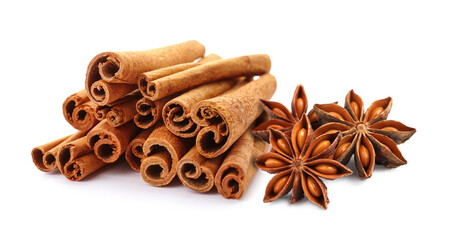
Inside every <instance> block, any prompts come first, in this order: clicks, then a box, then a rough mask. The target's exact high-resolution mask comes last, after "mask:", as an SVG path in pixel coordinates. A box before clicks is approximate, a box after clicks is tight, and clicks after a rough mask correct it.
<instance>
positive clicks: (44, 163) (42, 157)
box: [31, 130, 88, 172]
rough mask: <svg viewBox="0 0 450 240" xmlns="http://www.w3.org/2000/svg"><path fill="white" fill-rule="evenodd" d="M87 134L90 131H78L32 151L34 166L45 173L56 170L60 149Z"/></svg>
mask: <svg viewBox="0 0 450 240" xmlns="http://www.w3.org/2000/svg"><path fill="white" fill-rule="evenodd" d="M87 132H88V130H85V131H78V132H76V133H74V134H72V135H69V136H66V137H63V138H60V139H58V140H55V141H52V142H49V143H46V144H44V145H41V146H38V147H35V148H33V149H32V150H31V157H32V159H33V163H34V165H36V167H37V168H38V169H39V170H41V171H44V172H50V171H53V170H55V169H56V167H57V165H56V159H57V158H58V153H59V151H60V147H61V146H62V145H64V144H66V143H68V142H71V141H74V140H76V139H79V138H81V137H84V136H86V134H87Z"/></svg>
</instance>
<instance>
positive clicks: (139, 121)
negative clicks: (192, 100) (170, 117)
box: [134, 95, 176, 129]
mask: <svg viewBox="0 0 450 240" xmlns="http://www.w3.org/2000/svg"><path fill="white" fill-rule="evenodd" d="M174 96H176V95H173V96H168V97H165V98H163V99H159V100H156V101H152V100H149V99H147V98H145V97H143V98H141V99H140V100H139V101H138V102H137V103H136V111H137V114H136V115H135V116H134V123H135V124H136V126H138V127H140V128H143V129H148V128H150V127H152V126H154V125H155V124H156V123H157V122H158V120H160V119H161V118H162V110H163V107H164V105H165V104H166V103H167V102H168V101H169V100H170V99H172V98H173V97H174Z"/></svg>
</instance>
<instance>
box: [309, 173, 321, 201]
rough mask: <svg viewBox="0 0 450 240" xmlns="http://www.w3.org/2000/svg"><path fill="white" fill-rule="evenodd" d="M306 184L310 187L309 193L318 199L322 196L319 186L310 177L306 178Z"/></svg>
mask: <svg viewBox="0 0 450 240" xmlns="http://www.w3.org/2000/svg"><path fill="white" fill-rule="evenodd" d="M306 184H307V186H308V189H309V192H310V193H311V194H312V195H313V196H314V197H316V198H318V197H320V196H322V191H321V189H320V187H319V184H317V182H316V181H315V180H314V179H313V178H312V177H310V176H308V177H306Z"/></svg>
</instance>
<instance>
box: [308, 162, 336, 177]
mask: <svg viewBox="0 0 450 240" xmlns="http://www.w3.org/2000/svg"><path fill="white" fill-rule="evenodd" d="M314 169H316V171H318V172H320V173H323V174H327V175H332V174H336V173H337V171H338V170H337V168H336V167H335V166H333V165H331V164H328V163H321V164H318V165H317V166H315V167H314Z"/></svg>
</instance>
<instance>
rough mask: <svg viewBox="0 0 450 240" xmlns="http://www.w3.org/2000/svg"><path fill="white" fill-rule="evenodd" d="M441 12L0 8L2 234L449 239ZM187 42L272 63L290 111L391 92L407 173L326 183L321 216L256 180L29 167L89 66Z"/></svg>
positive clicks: (389, 7) (267, 6)
mask: <svg viewBox="0 0 450 240" xmlns="http://www.w3.org/2000/svg"><path fill="white" fill-rule="evenodd" d="M275 2H277V3H275ZM449 12H450V5H449V2H448V1H431V0H429V1H413V0H409V1H394V0H388V1H382V0H380V1H361V0H355V1H318V0H317V1H295V3H294V2H281V1H271V2H264V1H256V2H248V3H247V2H245V3H244V1H220V2H214V1H208V2H196V1H183V2H181V3H169V2H168V1H164V2H162V1H161V2H151V1H145V2H142V3H131V2H130V1H119V2H115V1H105V2H98V3H97V2H96V3H94V2H93V1H92V2H88V3H79V2H78V1H74V2H72V3H69V2H66V1H57V2H48V1H29V2H22V1H8V3H5V2H3V3H1V7H0V27H1V28H0V30H1V31H0V35H1V37H0V43H1V44H0V54H1V55H0V66H1V71H0V72H1V75H0V76H1V78H2V79H1V88H0V89H1V90H0V91H1V94H0V106H1V107H0V114H1V117H0V128H1V131H0V134H1V136H2V138H1V145H0V146H1V153H2V157H1V160H0V164H1V166H0V178H1V180H0V186H1V188H0V193H1V198H0V219H1V220H2V222H3V223H2V224H1V230H0V238H1V239H11V238H13V239H19V238H22V239H23V238H24V237H34V238H37V239H42V238H44V237H45V238H46V239H91V238H93V237H101V238H102V239H104V238H106V237H108V238H111V239H119V238H121V239H128V238H131V237H133V238H137V237H138V236H139V237H145V238H156V237H158V238H163V239H173V238H175V237H182V238H186V239H194V238H195V239H201V238H207V239H217V238H218V239H240V238H242V237H244V236H245V238H247V239H249V238H251V239H265V238H268V239H308V238H309V239H311V238H313V237H314V238H316V237H317V238H321V239H324V238H333V239H334V238H339V239H344V238H345V239H380V238H388V239H393V238H396V237H401V238H402V239H404V238H405V239H406V238H408V237H415V238H416V237H417V238H424V237H426V238H428V239H436V238H444V237H448V215H449V214H450V211H449V203H448V201H449V198H448V197H449V193H448V189H449V185H448V183H449V180H448V173H449V169H450V163H449V162H450V159H449V154H448V149H449V146H448V139H447V137H448V136H449V134H450V132H449V130H448V125H449V117H450V115H449V108H448V107H449V97H448V89H449V88H448V80H449V77H450V71H449V70H450V69H449V64H450V14H449ZM189 39H195V40H198V41H200V42H201V43H203V44H204V45H205V46H206V51H207V53H217V54H219V55H221V56H222V57H224V58H228V57H235V56H241V55H245V54H256V53H267V54H269V55H270V57H271V59H272V71H271V72H272V74H273V75H275V76H276V78H277V80H278V89H277V92H276V94H275V95H274V97H273V100H274V101H279V102H282V103H284V104H286V105H289V104H290V100H291V96H292V93H293V91H294V88H295V86H296V85H297V84H299V83H302V84H303V85H304V86H305V88H306V92H307V96H308V99H309V102H310V105H309V107H310V108H311V107H312V104H313V103H325V102H332V101H339V102H340V103H341V104H342V103H343V102H344V97H345V95H346V94H347V92H348V91H349V90H350V89H354V90H355V91H356V93H358V94H359V95H360V96H361V97H362V98H363V100H364V102H365V105H366V107H368V106H369V104H370V103H371V102H373V101H374V100H377V99H381V98H385V97H387V96H391V97H393V99H394V105H393V108H392V111H391V114H390V116H389V119H393V120H398V121H401V122H403V123H404V124H406V125H408V126H411V127H415V128H417V133H416V134H415V135H414V136H413V137H412V138H411V139H410V140H409V141H408V142H406V143H405V144H403V145H400V150H401V151H402V153H403V155H404V156H405V158H406V159H407V160H408V164H407V165H405V166H402V167H399V168H397V169H385V168H383V167H376V169H375V171H374V174H373V177H372V178H370V179H368V180H364V181H362V180H359V178H358V177H357V174H353V175H352V176H349V177H346V178H343V179H338V180H335V181H325V184H326V185H327V186H328V193H329V198H330V201H331V203H330V205H329V208H328V210H326V211H325V210H322V209H321V208H319V207H318V206H316V205H314V204H312V203H310V202H309V201H307V200H306V199H305V200H302V201H300V202H299V203H297V204H294V205H290V204H288V197H289V196H288V197H285V198H282V199H280V200H278V201H276V202H274V203H269V204H267V203H263V202H262V198H263V195H264V190H265V187H266V184H267V182H268V181H269V179H270V178H271V177H272V175H270V174H267V173H263V172H258V173H257V175H256V177H255V178H254V181H253V182H252V183H251V185H250V188H249V189H248V191H247V192H246V193H245V195H244V196H243V198H242V199H240V200H226V199H224V198H223V197H222V196H221V195H220V194H217V193H209V194H200V193H197V192H193V191H192V190H190V189H187V188H185V187H184V186H182V185H181V184H180V183H179V182H177V183H175V184H171V185H170V186H168V187H164V188H157V187H152V186H150V185H149V184H147V183H145V182H143V181H142V179H141V177H140V175H139V174H138V173H136V172H133V171H132V170H130V169H129V167H128V166H127V165H126V164H125V163H119V164H115V165H113V166H108V167H106V168H104V169H103V170H102V171H101V172H99V173H98V174H95V175H93V176H92V177H89V178H87V179H86V180H84V181H81V182H71V181H69V180H67V179H66V178H65V177H63V176H62V175H60V174H58V173H56V172H55V173H43V172H40V171H39V170H37V169H36V168H35V166H34V165H33V163H32V161H31V155H30V152H31V149H32V148H33V147H35V146H38V145H41V144H43V143H46V142H48V141H51V140H53V139H56V138H60V137H62V136H65V135H68V134H70V133H73V132H74V130H73V129H72V128H71V127H70V125H69V124H67V123H66V122H65V120H64V118H63V115H62V112H61V104H62V102H63V101H64V99H65V98H66V97H67V96H69V95H70V94H72V93H74V92H76V91H78V90H80V89H82V88H83V87H84V77H85V71H86V67H87V64H88V62H89V61H90V59H91V58H92V57H94V56H95V55H96V54H97V53H100V52H103V51H125V50H145V49H149V48H154V47H161V46H165V45H170V44H174V43H178V42H182V41H185V40H189ZM350 167H351V168H352V169H354V166H353V162H352V161H351V162H350ZM6 236H8V237H7V238H6Z"/></svg>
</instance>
